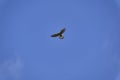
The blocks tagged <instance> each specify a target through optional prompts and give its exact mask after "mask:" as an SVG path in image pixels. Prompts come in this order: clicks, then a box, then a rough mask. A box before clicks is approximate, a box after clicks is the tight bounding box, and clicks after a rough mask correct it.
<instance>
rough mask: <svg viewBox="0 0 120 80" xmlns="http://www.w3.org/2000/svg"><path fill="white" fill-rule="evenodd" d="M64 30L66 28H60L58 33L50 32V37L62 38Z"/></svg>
mask: <svg viewBox="0 0 120 80" xmlns="http://www.w3.org/2000/svg"><path fill="white" fill-rule="evenodd" d="M65 31H66V28H63V29H62V30H60V32H59V33H56V34H52V35H51V37H59V39H64V35H63V33H64V32H65Z"/></svg>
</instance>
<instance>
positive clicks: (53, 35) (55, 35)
mask: <svg viewBox="0 0 120 80" xmlns="http://www.w3.org/2000/svg"><path fill="white" fill-rule="evenodd" d="M57 36H59V33H57V34H52V35H51V37H57Z"/></svg>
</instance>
